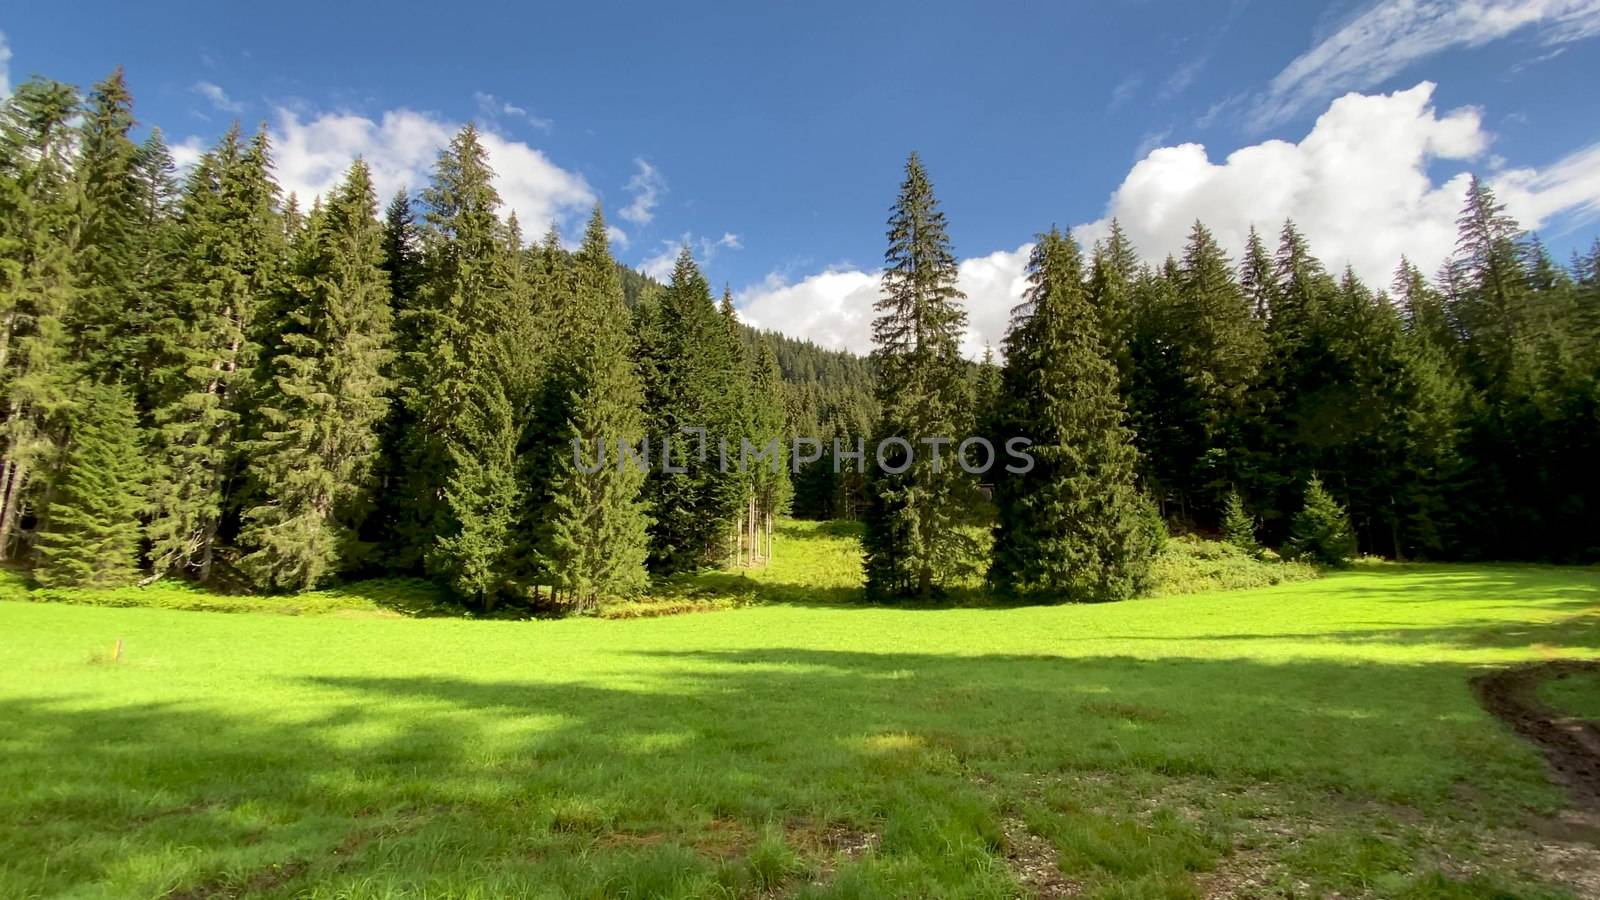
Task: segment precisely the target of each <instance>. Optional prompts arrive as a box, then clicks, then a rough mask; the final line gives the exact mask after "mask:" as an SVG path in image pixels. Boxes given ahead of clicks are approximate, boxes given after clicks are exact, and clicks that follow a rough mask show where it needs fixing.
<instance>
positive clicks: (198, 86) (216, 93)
mask: <svg viewBox="0 0 1600 900" xmlns="http://www.w3.org/2000/svg"><path fill="white" fill-rule="evenodd" d="M189 90H191V91H194V92H195V93H196V94H199V95H200V96H202V97H204V98H206V100H208V101H209V102H210V103H211V105H212V106H215V107H216V108H217V109H220V110H222V111H223V112H227V113H242V112H244V104H243V103H240V102H239V101H237V100H234V99H233V98H231V97H229V96H228V92H227V91H225V90H223V89H222V88H221V87H220V86H218V85H215V84H212V83H211V82H209V81H197V82H195V83H194V86H193V87H191V88H189Z"/></svg>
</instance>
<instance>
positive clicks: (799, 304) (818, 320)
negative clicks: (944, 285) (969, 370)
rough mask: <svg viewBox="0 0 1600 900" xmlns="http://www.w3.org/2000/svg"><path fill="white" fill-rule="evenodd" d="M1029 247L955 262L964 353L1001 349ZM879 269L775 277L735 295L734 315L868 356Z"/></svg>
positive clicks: (1023, 284) (976, 355)
mask: <svg viewBox="0 0 1600 900" xmlns="http://www.w3.org/2000/svg"><path fill="white" fill-rule="evenodd" d="M1032 252H1033V244H1031V243H1028V244H1023V245H1022V246H1020V247H1018V248H1017V249H1015V250H997V251H995V252H994V253H991V254H989V255H988V256H977V257H971V258H968V259H964V260H962V261H961V262H960V265H959V270H958V272H957V276H956V280H957V284H958V286H959V287H960V288H961V290H962V292H963V293H965V294H966V295H967V299H966V302H965V304H964V305H965V306H966V309H967V333H966V335H965V337H964V338H963V340H962V342H961V352H962V353H963V354H964V355H965V356H967V357H969V358H972V359H977V358H980V357H982V356H983V349H984V345H985V344H988V345H991V346H993V347H994V348H995V349H996V350H998V349H999V347H1000V340H1001V338H1003V337H1005V333H1006V326H1007V325H1008V324H1009V323H1010V321H1011V309H1012V307H1014V306H1016V305H1017V304H1018V303H1020V302H1021V301H1022V292H1023V290H1024V289H1025V288H1026V287H1027V281H1026V275H1025V269H1026V268H1027V265H1028V255H1029V254H1030V253H1032ZM881 277H882V273H881V272H863V271H861V270H859V269H843V268H840V269H829V270H828V271H826V272H823V273H821V274H818V275H811V276H809V277H807V278H804V279H801V280H800V281H797V282H789V281H786V280H785V279H783V278H781V277H779V276H778V275H777V274H772V275H768V276H767V278H766V280H765V281H763V282H761V283H760V284H758V285H755V286H754V287H750V288H747V289H745V290H743V291H741V292H740V293H739V296H738V297H737V302H738V306H739V316H740V318H741V319H743V320H744V321H746V322H747V323H749V324H751V325H753V326H755V327H757V328H770V329H774V330H776V331H781V332H783V333H784V334H788V335H793V336H795V337H801V338H806V339H809V340H812V341H815V342H816V343H817V344H819V345H821V346H824V347H830V348H832V349H835V350H849V351H851V352H854V353H867V352H868V351H870V350H871V349H872V319H873V317H874V316H875V315H876V313H875V312H874V310H873V308H872V307H873V304H874V303H876V302H877V300H878V283H879V279H880V278H881Z"/></svg>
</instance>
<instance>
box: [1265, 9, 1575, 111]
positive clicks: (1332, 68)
mask: <svg viewBox="0 0 1600 900" xmlns="http://www.w3.org/2000/svg"><path fill="white" fill-rule="evenodd" d="M1523 31H1527V32H1531V33H1533V34H1535V35H1536V36H1537V38H1538V40H1539V41H1540V42H1542V43H1544V44H1545V45H1547V46H1555V45H1560V44H1565V43H1570V42H1572V41H1577V40H1582V39H1584V38H1589V37H1593V36H1594V35H1596V34H1600V0H1378V2H1375V3H1371V4H1369V5H1368V6H1366V7H1365V8H1364V9H1362V10H1361V11H1360V12H1358V13H1356V14H1355V15H1354V16H1352V17H1350V18H1349V19H1347V20H1346V21H1345V22H1344V23H1343V24H1342V25H1340V26H1339V27H1337V28H1336V29H1334V30H1333V32H1332V33H1331V34H1329V35H1328V36H1327V37H1325V38H1323V39H1322V40H1321V41H1320V42H1318V43H1317V44H1316V46H1314V47H1312V48H1311V49H1310V50H1307V51H1306V52H1305V53H1302V54H1300V56H1298V57H1296V58H1295V59H1294V60H1293V61H1292V62H1290V63H1289V65H1288V66H1286V67H1284V69H1283V71H1281V72H1279V73H1278V74H1277V76H1276V77H1274V78H1273V79H1272V82H1271V84H1270V85H1268V87H1267V89H1266V91H1264V92H1263V93H1261V94H1260V95H1259V96H1256V97H1254V98H1252V101H1251V109H1250V112H1249V122H1250V124H1251V126H1252V127H1254V128H1257V129H1264V128H1269V127H1271V126H1273V125H1277V124H1281V123H1282V122H1284V121H1285V120H1287V119H1289V118H1292V117H1293V116H1295V115H1297V114H1299V113H1301V112H1303V111H1305V110H1306V109H1309V108H1313V107H1316V106H1319V105H1321V104H1322V103H1325V102H1327V101H1328V100H1329V99H1331V98H1333V97H1335V96H1337V95H1338V94H1341V93H1344V92H1346V91H1352V90H1365V89H1368V88H1371V87H1374V86H1376V85H1378V84H1380V83H1382V82H1383V81H1385V80H1386V79H1389V78H1392V77H1394V76H1396V75H1399V74H1400V73H1401V72H1403V71H1405V69H1406V68H1407V67H1409V66H1410V65H1412V64H1413V63H1416V62H1418V61H1420V60H1423V59H1427V58H1429V57H1431V56H1434V55H1436V54H1438V53H1442V52H1444V51H1446V50H1450V49H1454V48H1461V47H1477V46H1481V45H1483V44H1486V43H1489V42H1490V41H1494V40H1498V39H1500V38H1504V37H1507V36H1509V35H1512V34H1515V33H1519V32H1523Z"/></svg>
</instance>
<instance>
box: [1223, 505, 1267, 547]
mask: <svg viewBox="0 0 1600 900" xmlns="http://www.w3.org/2000/svg"><path fill="white" fill-rule="evenodd" d="M1222 539H1223V540H1224V541H1227V542H1228V543H1230V544H1232V545H1233V546H1235V547H1237V548H1239V549H1240V550H1243V551H1244V552H1245V553H1249V554H1252V555H1254V554H1255V553H1257V552H1259V551H1260V550H1261V544H1260V543H1258V542H1257V541H1256V520H1255V517H1254V516H1252V515H1250V511H1249V510H1247V509H1245V507H1244V499H1243V498H1242V497H1240V496H1239V492H1238V491H1229V492H1228V499H1227V502H1226V503H1225V504H1224V505H1223V508H1222Z"/></svg>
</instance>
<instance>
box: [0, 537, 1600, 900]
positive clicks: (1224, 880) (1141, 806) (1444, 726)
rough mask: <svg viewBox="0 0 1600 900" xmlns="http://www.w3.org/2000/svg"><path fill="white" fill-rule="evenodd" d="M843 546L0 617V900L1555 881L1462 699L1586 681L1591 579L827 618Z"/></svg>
mask: <svg viewBox="0 0 1600 900" xmlns="http://www.w3.org/2000/svg"><path fill="white" fill-rule="evenodd" d="M854 546H855V544H854V540H853V536H852V534H851V533H850V532H849V531H848V529H844V528H842V527H841V526H837V525H828V524H824V525H814V524H798V523H797V524H792V525H788V526H786V527H785V529H784V531H783V533H782V535H781V536H780V541H779V543H778V547H777V550H778V555H777V558H776V559H775V560H774V561H773V563H772V565H771V566H769V567H767V568H766V569H763V570H758V571H753V572H750V573H747V574H737V573H708V574H706V575H702V576H700V577H699V578H697V579H693V580H692V581H686V582H684V583H681V584H677V585H674V586H671V589H670V590H669V591H668V592H667V595H665V596H663V597H662V598H657V599H655V600H651V601H647V603H658V604H663V605H668V606H670V605H672V604H674V603H676V604H679V605H683V604H689V605H688V606H684V608H694V607H693V604H694V603H700V604H702V605H703V606H704V607H705V608H713V607H716V610H715V611H711V612H706V613H703V614H695V615H674V616H660V617H652V618H640V619H636V620H630V621H615V620H609V619H606V618H600V617H585V618H574V619H566V620H557V621H537V622H526V621H508V620H472V619H464V618H448V617H441V616H438V615H430V613H433V612H437V609H436V608H435V607H434V606H433V604H432V603H431V602H430V601H429V600H428V599H427V597H426V589H425V588H424V587H422V586H420V585H413V584H410V583H381V584H372V583H369V584H367V585H354V586H351V587H349V588H346V589H343V590H341V591H333V592H324V593H323V594H318V595H311V596H310V597H305V596H302V597H297V598H294V601H293V603H294V604H295V605H293V606H291V605H290V603H289V601H287V600H272V599H265V600H264V599H261V598H208V597H207V596H205V595H203V594H201V593H200V592H193V591H188V590H187V589H167V588H159V587H157V588H149V589H144V590H145V591H147V592H154V593H150V594H138V593H128V594H126V595H122V596H121V598H120V600H118V599H117V598H115V597H104V596H101V597H84V596H76V597H74V596H54V597H46V596H41V592H38V591H32V590H29V589H28V588H26V587H25V586H24V585H22V584H20V583H19V582H17V581H15V580H12V581H8V582H5V583H3V584H0V597H4V598H6V600H4V601H0V672H3V673H4V677H3V678H0V783H3V784H4V785H5V786H6V789H5V790H4V792H0V897H4V898H16V900H23V898H34V897H41V898H42V897H74V898H98V897H116V898H121V897H169V898H221V897H285V898H286V897H304V898H386V897H428V898H446V897H452V898H468V897H483V898H490V897H522V896H529V897H596V898H601V897H615V898H644V897H683V898H698V897H882V896H907V897H973V898H979V897H983V898H989V897H992V898H1002V897H1016V896H1046V897H1059V896H1081V897H1134V898H1143V897H1173V898H1182V897H1207V896H1272V897H1277V896H1294V897H1306V896H1340V897H1360V896H1370V897H1386V898H1388V897H1415V898H1422V897H1428V898H1433V897H1438V898H1465V897H1483V898H1489V897H1579V896H1585V895H1586V893H1587V892H1588V891H1589V890H1593V889H1595V888H1596V884H1595V882H1594V881H1592V880H1591V881H1585V879H1586V878H1591V879H1592V878H1593V874H1594V872H1595V871H1596V865H1597V863H1600V851H1595V850H1594V849H1593V846H1592V844H1585V843H1584V840H1588V841H1590V842H1592V841H1594V839H1595V835H1593V834H1588V835H1585V834H1581V833H1577V832H1575V831H1574V830H1573V828H1572V827H1567V826H1564V825H1563V821H1564V820H1563V819H1562V816H1561V809H1562V807H1563V803H1564V801H1563V798H1562V796H1561V794H1560V792H1559V791H1558V789H1557V788H1555V787H1554V786H1552V784H1551V782H1550V780H1549V778H1548V776H1547V774H1546V771H1545V768H1544V764H1543V762H1542V761H1541V759H1540V757H1539V755H1538V752H1537V751H1536V750H1535V749H1534V748H1533V747H1532V746H1530V745H1528V744H1526V743H1524V742H1522V741H1521V740H1520V739H1519V738H1517V737H1516V736H1515V735H1513V734H1512V733H1511V732H1510V731H1509V730H1508V729H1506V728H1505V727H1503V726H1502V725H1501V724H1500V723H1498V722H1497V721H1495V720H1493V719H1492V718H1490V717H1489V715H1488V714H1486V713H1485V712H1483V711H1482V710H1481V709H1480V708H1479V706H1478V705H1477V703H1476V702H1475V701H1474V699H1473V695H1472V693H1471V690H1470V688H1469V680H1470V679H1471V678H1472V676H1473V675H1474V674H1475V673H1477V672H1480V671H1482V670H1483V669H1484V668H1485V667H1491V666H1494V665H1498V664H1504V663H1510V662H1515V661H1521V660H1532V659H1543V658H1555V657H1600V571H1596V570H1593V569H1558V568H1541V567H1531V566H1530V567H1519V566H1474V567H1467V566H1400V565H1362V566H1358V567H1356V568H1354V569H1353V570H1350V571H1345V572H1337V573H1332V574H1328V575H1326V576H1325V577H1322V578H1318V579H1315V580H1300V578H1301V576H1302V575H1303V574H1305V573H1301V572H1298V571H1295V570H1283V571H1280V570H1278V569H1275V568H1271V567H1268V568H1267V569H1263V568H1260V567H1259V564H1247V563H1246V562H1244V561H1241V560H1239V559H1233V558H1230V557H1227V556H1226V554H1219V553H1217V552H1214V551H1212V550H1209V549H1207V548H1205V547H1203V546H1195V547H1188V548H1180V552H1181V553H1182V554H1183V557H1182V558H1181V559H1180V558H1175V559H1174V560H1169V561H1168V564H1169V566H1170V568H1171V570H1172V571H1171V572H1169V574H1168V576H1167V580H1166V583H1167V585H1168V588H1167V592H1166V593H1165V594H1164V595H1162V596H1157V597H1153V598H1149V599H1143V600H1135V601H1129V602H1125V603H1118V604H1109V605H1103V606H1058V607H1018V608H1004V609H1001V608H982V607H976V606H964V605H962V604H961V603H960V602H957V603H956V604H954V605H952V606H949V607H946V608H938V609H893V608H866V607H861V606H858V605H852V604H851V603H849V602H848V601H849V600H851V599H853V593H852V592H853V591H854V590H855V584H856V582H857V581H858V580H859V570H857V569H854V568H852V567H853V566H855V565H858V557H856V556H854V555H853V554H854V553H855V552H856V551H855V550H854ZM1208 557H1212V558H1208ZM1185 559H1186V560H1188V561H1186V562H1185V561H1183V560H1185ZM1252 581H1261V582H1270V581H1283V582H1284V583H1280V584H1276V585H1270V586H1263V587H1240V586H1237V585H1240V584H1248V583H1250V582H1252ZM1180 584H1188V585H1190V586H1191V587H1203V586H1222V587H1227V586H1230V585H1234V589H1231V590H1214V591H1210V592H1206V593H1197V594H1186V593H1180V592H1176V591H1177V588H1176V586H1177V585H1180ZM163 591H169V592H170V591H176V592H177V594H181V596H177V595H173V596H168V595H166V594H163V593H162V592H163ZM152 598H156V599H152ZM44 599H53V600H57V601H61V600H71V601H76V602H71V603H64V602H25V601H37V600H44ZM958 600H959V598H958ZM208 604H214V605H212V606H208ZM118 605H120V606H125V607H133V606H139V607H147V608H114V607H116V606H118ZM721 607H737V608H721ZM196 608H219V609H250V608H260V609H265V610H270V611H276V612H279V613H296V614H294V615H265V614H250V613H242V614H237V615H220V614H214V613H205V612H195V611H192V610H193V609H196ZM119 640H120V641H121V647H122V649H121V655H120V657H117V656H116V655H115V652H114V649H113V648H114V647H115V645H116V643H117V642H118V641H119ZM1588 684H1589V686H1590V687H1591V688H1592V687H1593V682H1589V683H1588ZM1551 690H1555V691H1557V694H1558V696H1555V697H1553V698H1547V699H1551V700H1552V701H1556V700H1559V701H1560V702H1561V703H1564V704H1569V705H1571V706H1572V708H1573V710H1574V714H1585V710H1588V712H1589V713H1592V712H1593V700H1594V693H1593V692H1592V691H1586V690H1585V688H1584V686H1583V683H1582V681H1581V679H1577V678H1575V679H1573V681H1572V683H1571V684H1565V683H1563V684H1562V685H1561V686H1560V687H1559V688H1551ZM1569 695H1570V696H1569Z"/></svg>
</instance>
